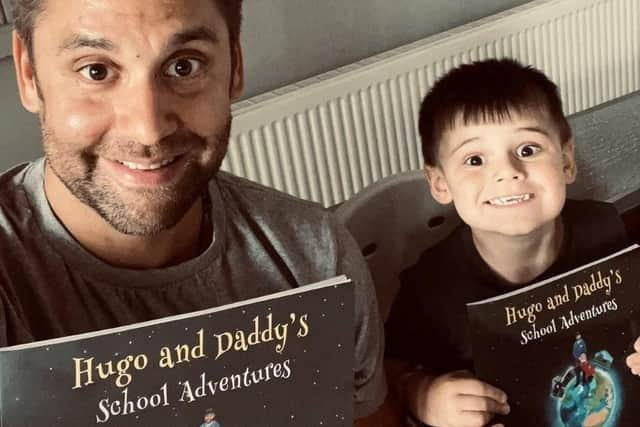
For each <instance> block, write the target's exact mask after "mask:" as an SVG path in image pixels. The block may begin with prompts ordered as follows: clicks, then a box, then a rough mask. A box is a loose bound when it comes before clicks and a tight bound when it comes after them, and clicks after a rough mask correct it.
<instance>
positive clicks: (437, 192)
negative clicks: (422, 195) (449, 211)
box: [424, 166, 453, 205]
mask: <svg viewBox="0 0 640 427" xmlns="http://www.w3.org/2000/svg"><path fill="white" fill-rule="evenodd" d="M424 174H425V175H426V177H427V181H428V182H429V190H430V191H431V195H432V196H433V198H434V199H435V200H436V202H438V203H440V204H442V205H446V204H449V203H451V201H452V200H453V197H451V192H450V191H449V185H448V184H447V179H446V178H445V176H444V173H443V172H442V169H440V167H438V166H425V167H424Z"/></svg>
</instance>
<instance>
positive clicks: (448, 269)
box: [385, 200, 630, 375]
mask: <svg viewBox="0 0 640 427" xmlns="http://www.w3.org/2000/svg"><path fill="white" fill-rule="evenodd" d="M561 216H562V220H563V224H564V236H563V243H562V248H561V251H560V255H559V256H558V259H557V260H556V261H555V262H554V263H553V264H552V265H551V267H549V268H548V269H547V270H546V271H545V272H544V273H543V274H541V275H540V276H538V277H536V278H535V279H534V280H532V281H531V282H530V283H533V282H538V281H540V280H543V279H546V278H549V277H552V276H555V275H557V274H560V273H564V272H566V271H568V270H571V269H573V268H576V267H579V266H580V265H583V264H586V263H588V262H591V261H595V260H597V259H598V258H601V257H603V256H606V255H609V254H611V253H613V252H615V251H617V250H619V249H622V248H624V247H626V246H628V245H629V244H630V241H629V239H628V237H627V235H626V232H625V229H624V224H623V222H622V220H621V219H620V217H619V216H618V213H617V211H616V209H615V207H614V206H613V205H611V204H608V203H602V202H594V201H572V200H567V202H566V204H565V207H564V208H563V210H562V214H561ZM400 281H401V287H400V291H399V292H398V296H397V297H396V299H395V301H394V303H393V306H392V308H391V313H390V315H389V318H388V320H387V322H386V325H385V335H386V355H387V356H388V357H393V358H397V359H401V360H405V361H409V362H410V363H412V364H414V365H420V366H421V367H422V368H423V369H424V370H425V371H426V372H428V373H430V374H433V375H440V374H443V373H445V372H451V371H455V370H458V369H469V370H472V368H473V361H472V352H471V332H470V328H469V323H468V321H467V311H466V303H468V302H471V301H477V300H482V299H486V298H491V297H495V296H497V295H499V294H502V293H504V292H507V291H512V290H513V289H514V285H512V284H509V283H507V282H506V281H504V280H503V279H501V278H500V277H498V276H497V275H496V274H495V273H494V272H493V271H492V270H491V269H490V267H489V266H488V265H487V264H486V262H485V261H484V260H483V259H482V258H481V256H480V254H479V253H478V251H477V249H476V248H475V246H474V244H473V241H472V236H471V230H470V228H469V227H468V226H467V225H465V224H463V225H461V226H460V227H458V228H457V229H456V230H455V231H454V232H453V233H452V234H451V235H450V236H448V237H447V238H446V239H445V240H444V241H442V242H440V243H439V244H437V245H435V246H433V247H432V248H429V249H427V250H425V251H424V252H423V253H422V255H421V256H420V259H419V260H418V262H417V263H416V264H415V265H413V266H412V267H410V268H409V269H407V270H405V271H403V272H402V274H401V276H400ZM527 284H529V283H526V284H523V285H522V286H526V285H527Z"/></svg>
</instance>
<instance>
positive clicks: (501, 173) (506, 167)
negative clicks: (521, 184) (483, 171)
mask: <svg viewBox="0 0 640 427" xmlns="http://www.w3.org/2000/svg"><path fill="white" fill-rule="evenodd" d="M521 166H522V165H521V164H520V163H519V162H518V160H517V159H513V158H509V159H505V160H504V161H502V162H500V164H499V165H498V167H497V168H496V173H495V179H496V182H502V181H509V180H522V179H524V178H525V172H524V170H523V168H522V167H521Z"/></svg>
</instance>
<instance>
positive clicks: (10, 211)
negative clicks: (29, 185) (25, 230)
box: [0, 163, 33, 235]
mask: <svg viewBox="0 0 640 427" xmlns="http://www.w3.org/2000/svg"><path fill="white" fill-rule="evenodd" d="M32 165H33V163H24V164H20V165H17V166H14V167H12V168H11V169H8V170H7V171H5V172H3V173H2V174H0V235H4V234H5V233H6V232H7V231H8V230H9V229H10V228H12V227H11V224H22V223H25V221H26V219H27V216H28V215H30V213H31V206H30V203H29V200H28V197H27V189H26V184H25V180H26V176H27V173H28V172H29V170H30V168H31V167H32Z"/></svg>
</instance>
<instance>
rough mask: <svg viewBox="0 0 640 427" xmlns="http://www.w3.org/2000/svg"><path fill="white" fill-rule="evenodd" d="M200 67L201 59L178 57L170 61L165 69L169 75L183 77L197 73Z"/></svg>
mask: <svg viewBox="0 0 640 427" xmlns="http://www.w3.org/2000/svg"><path fill="white" fill-rule="evenodd" d="M201 68H202V61H200V60H199V59H195V58H179V59H177V60H175V61H173V62H171V63H170V64H169V65H168V66H167V68H166V69H165V74H166V75H167V76H169V77H176V78H185V77H191V76H192V75H194V74H197V73H198V72H199V71H200V69H201Z"/></svg>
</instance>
